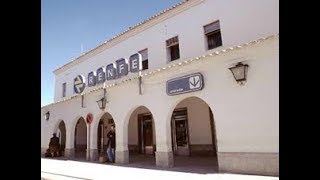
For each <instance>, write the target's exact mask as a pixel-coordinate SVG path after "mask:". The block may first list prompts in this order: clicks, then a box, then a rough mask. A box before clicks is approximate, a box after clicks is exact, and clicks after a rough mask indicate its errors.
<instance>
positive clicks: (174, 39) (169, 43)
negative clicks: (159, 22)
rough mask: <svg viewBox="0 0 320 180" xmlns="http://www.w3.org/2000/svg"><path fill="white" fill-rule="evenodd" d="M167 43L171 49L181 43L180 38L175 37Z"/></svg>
mask: <svg viewBox="0 0 320 180" xmlns="http://www.w3.org/2000/svg"><path fill="white" fill-rule="evenodd" d="M166 43H167V47H170V46H173V45H176V44H178V43H179V39H178V36H176V37H173V38H171V39H168V40H167V41H166Z"/></svg>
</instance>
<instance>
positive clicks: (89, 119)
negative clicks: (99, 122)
mask: <svg viewBox="0 0 320 180" xmlns="http://www.w3.org/2000/svg"><path fill="white" fill-rule="evenodd" d="M86 120H87V123H88V124H91V123H92V120H93V115H92V114H91V113H89V114H87V118H86Z"/></svg>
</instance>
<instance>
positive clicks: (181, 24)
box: [55, 0, 279, 102]
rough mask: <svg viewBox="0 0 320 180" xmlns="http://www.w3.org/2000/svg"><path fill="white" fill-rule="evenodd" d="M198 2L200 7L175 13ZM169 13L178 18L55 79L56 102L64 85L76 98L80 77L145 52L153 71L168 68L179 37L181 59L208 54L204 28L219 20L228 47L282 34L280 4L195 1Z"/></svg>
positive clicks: (269, 0)
mask: <svg viewBox="0 0 320 180" xmlns="http://www.w3.org/2000/svg"><path fill="white" fill-rule="evenodd" d="M198 1H199V2H200V3H198V5H195V6H193V7H191V8H189V9H187V10H185V11H182V12H180V13H175V12H179V11H181V9H182V8H185V7H186V6H188V4H194V3H195V2H198ZM169 13H170V14H175V15H172V16H171V18H169V19H166V20H163V21H160V20H159V23H158V24H156V25H154V26H152V27H150V28H147V29H145V30H144V31H142V32H140V33H138V34H136V35H134V36H132V37H129V38H128V39H126V40H124V41H121V42H119V43H118V44H116V45H114V46H112V47H110V48H108V49H105V50H104V51H103V52H101V53H99V54H97V55H95V56H93V57H91V58H89V59H86V60H85V61H84V62H81V63H79V64H77V65H76V66H73V67H71V68H69V69H66V70H65V71H63V72H62V73H58V74H57V75H56V77H55V102H56V101H58V100H60V99H61V98H62V83H64V82H66V83H67V92H66V95H67V97H68V96H71V95H74V94H73V79H74V78H75V77H76V76H77V75H79V74H82V75H83V76H84V77H85V78H86V81H87V75H88V73H89V72H91V71H96V70H97V69H98V68H99V67H102V66H104V67H105V66H106V65H108V64H109V63H113V62H115V61H116V60H117V59H119V58H129V56H130V55H132V54H134V53H136V52H138V51H140V50H142V49H145V48H148V54H149V69H155V68H157V67H162V66H164V65H165V64H166V63H167V57H166V56H167V52H166V47H165V41H166V40H167V39H169V38H171V37H174V36H176V35H178V36H179V46H180V59H188V58H193V57H196V56H199V55H202V54H204V53H205V52H206V47H205V44H206V43H205V36H204V34H203V26H204V25H207V24H209V23H211V22H213V21H216V20H220V27H221V34H222V42H223V46H224V47H228V46H231V45H237V44H240V43H243V42H248V41H251V40H253V39H257V38H259V37H261V36H266V35H270V34H275V33H278V32H279V25H278V23H279V20H278V19H279V2H278V1H277V0H259V1H256V0H245V1H237V0H204V1H201V0H191V1H189V2H187V3H186V4H185V5H182V6H180V7H178V8H175V9H174V10H173V11H171V12H169ZM169 13H166V14H169ZM161 17H163V16H161ZM161 17H158V18H156V19H161ZM187 22H188V23H187ZM110 82H111V81H110ZM107 83H109V82H107ZM93 88H96V87H90V88H89V87H86V88H85V92H88V91H90V90H92V89H93Z"/></svg>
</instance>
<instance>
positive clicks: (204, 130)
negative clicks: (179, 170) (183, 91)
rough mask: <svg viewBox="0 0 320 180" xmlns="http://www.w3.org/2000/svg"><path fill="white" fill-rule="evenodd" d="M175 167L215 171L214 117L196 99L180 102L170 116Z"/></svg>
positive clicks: (216, 166) (205, 104) (216, 169)
mask: <svg viewBox="0 0 320 180" xmlns="http://www.w3.org/2000/svg"><path fill="white" fill-rule="evenodd" d="M171 138H172V150H173V154H174V166H185V165H186V164H192V165H193V166H195V167H206V168H210V170H211V171H212V172H217V171H218V159H217V140H216V130H215V122H214V116H213V113H212V110H211V108H210V107H209V105H208V104H207V103H206V102H205V101H204V100H202V99H201V98H198V97H188V98H185V99H183V100H181V101H180V102H179V103H178V104H177V105H176V106H175V108H174V110H173V112H172V115H171Z"/></svg>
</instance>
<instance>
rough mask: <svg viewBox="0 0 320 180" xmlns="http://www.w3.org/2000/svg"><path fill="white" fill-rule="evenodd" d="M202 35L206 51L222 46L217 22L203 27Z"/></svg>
mask: <svg viewBox="0 0 320 180" xmlns="http://www.w3.org/2000/svg"><path fill="white" fill-rule="evenodd" d="M204 33H205V35H206V38H207V44H208V46H207V47H208V50H210V49H213V48H216V47H219V46H222V40H221V32H220V23H219V21H216V22H214V23H211V24H208V25H206V26H204Z"/></svg>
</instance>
